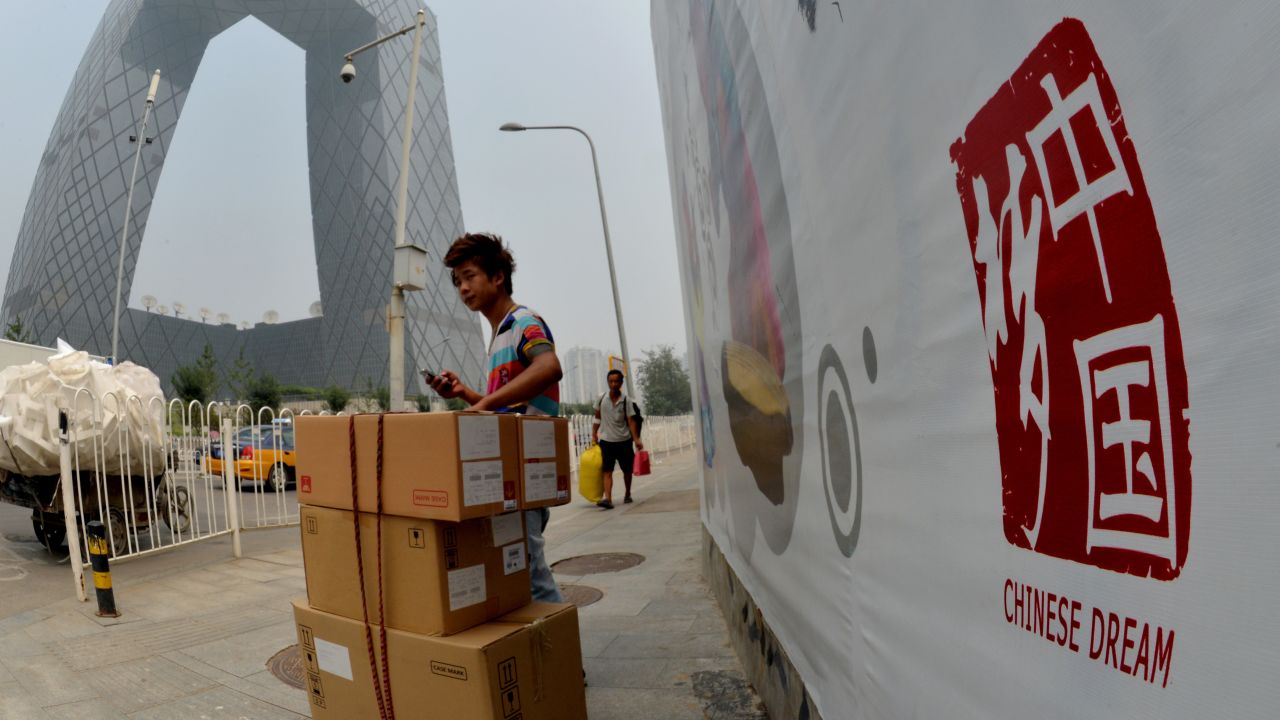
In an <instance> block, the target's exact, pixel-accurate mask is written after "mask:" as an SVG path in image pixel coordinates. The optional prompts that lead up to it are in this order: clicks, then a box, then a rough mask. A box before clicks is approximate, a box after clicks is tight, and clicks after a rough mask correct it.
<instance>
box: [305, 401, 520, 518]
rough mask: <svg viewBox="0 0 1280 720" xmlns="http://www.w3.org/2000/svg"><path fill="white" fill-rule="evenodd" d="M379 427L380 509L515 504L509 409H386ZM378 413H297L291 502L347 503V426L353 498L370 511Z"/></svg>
mask: <svg viewBox="0 0 1280 720" xmlns="http://www.w3.org/2000/svg"><path fill="white" fill-rule="evenodd" d="M381 417H382V419H383V428H382V512H383V513H384V514H387V515H399V516H402V517H418V518H425V519H427V520H449V521H452V522H458V521H460V520H468V519H471V518H478V517H487V516H489V515H497V514H499V513H502V512H506V511H510V510H515V509H517V508H518V507H519V501H518V500H517V495H518V485H519V482H520V472H521V467H520V463H519V442H520V440H519V432H518V430H517V426H516V418H515V416H513V415H498V414H495V413H473V412H441V413H386V414H384V415H382V416H381ZM378 418H379V416H378V415H355V416H346V417H344V416H323V417H318V416H314V415H303V416H301V417H298V418H297V419H295V420H294V433H295V438H296V443H297V458H298V461H297V462H298V464H297V474H298V502H300V503H303V504H305V505H315V506H321V507H331V508H337V509H339V510H354V509H356V508H354V507H353V505H352V498H351V437H350V432H351V427H352V425H354V427H355V436H356V437H355V444H356V476H357V481H358V487H357V490H358V505H359V510H360V511H361V512H370V513H371V512H377V489H378V488H377V459H378Z"/></svg>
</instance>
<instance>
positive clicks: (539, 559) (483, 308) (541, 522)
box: [423, 233, 564, 602]
mask: <svg viewBox="0 0 1280 720" xmlns="http://www.w3.org/2000/svg"><path fill="white" fill-rule="evenodd" d="M444 264H445V267H447V268H449V271H450V274H451V275H452V277H453V286H454V287H455V288H457V290H458V297H459V298H461V299H462V302H463V304H464V305H466V306H467V308H468V309H469V310H472V311H475V312H478V313H480V314H481V315H483V316H484V318H485V319H486V320H488V321H489V327H490V329H491V330H492V335H491V336H490V339H489V357H488V362H487V369H488V381H487V385H486V387H485V391H484V392H483V393H481V392H478V391H476V390H473V389H471V388H470V387H467V385H466V384H465V383H463V382H462V380H461V379H459V378H458V376H457V374H456V373H454V372H453V371H451V370H443V371H441V372H440V373H439V374H438V375H431V374H429V373H428V372H426V371H424V372H423V379H424V380H426V382H427V384H428V385H430V386H431V389H433V390H435V391H436V392H437V393H439V394H440V397H443V398H446V399H448V398H455V397H458V398H462V399H463V400H465V401H466V402H468V403H469V404H470V405H471V409H472V410H490V411H494V412H515V413H523V414H526V415H551V416H555V415H559V414H560V385H559V383H560V378H561V376H562V375H563V373H562V372H561V370H560V360H559V358H557V357H556V349H555V345H554V344H553V340H552V337H551V328H550V327H548V326H547V323H546V321H544V320H543V319H542V318H541V317H539V316H538V315H537V314H536V313H534V312H533V311H532V310H530V309H529V308H527V307H525V306H523V305H520V304H519V303H517V302H515V301H514V300H512V299H511V295H512V292H513V291H512V284H511V276H512V275H513V274H515V270H516V262H515V259H514V258H513V257H512V256H511V251H510V250H508V249H507V247H506V245H505V244H504V243H503V242H502V238H500V237H498V236H497V235H493V234H490V233H467V234H465V235H463V236H462V237H460V238H458V239H457V240H455V241H453V245H451V246H450V247H449V252H447V253H445V256H444ZM550 517H551V511H550V509H548V508H539V509H537V510H526V511H525V516H524V522H525V533H526V535H527V536H528V541H529V575H530V582H531V583H532V585H533V599H534V600H542V601H546V602H563V601H564V600H563V598H562V597H561V595H560V588H559V587H558V586H557V585H556V581H555V578H554V577H552V575H551V568H549V567H548V566H547V557H546V552H545V550H544V546H545V543H546V541H545V540H543V537H542V533H543V531H544V530H545V529H546V527H547V522H548V520H549V519H550Z"/></svg>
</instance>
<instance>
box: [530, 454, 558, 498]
mask: <svg viewBox="0 0 1280 720" xmlns="http://www.w3.org/2000/svg"><path fill="white" fill-rule="evenodd" d="M555 499H556V464H555V461H549V462H531V463H526V464H525V466H524V500H525V502H539V501H541V500H555Z"/></svg>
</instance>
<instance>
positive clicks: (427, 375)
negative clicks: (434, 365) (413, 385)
mask: <svg viewBox="0 0 1280 720" xmlns="http://www.w3.org/2000/svg"><path fill="white" fill-rule="evenodd" d="M418 372H420V373H422V379H423V380H426V381H427V383H432V382H435V379H436V374H435V373H433V372H431V371H430V370H427V369H424V368H419V369H418Z"/></svg>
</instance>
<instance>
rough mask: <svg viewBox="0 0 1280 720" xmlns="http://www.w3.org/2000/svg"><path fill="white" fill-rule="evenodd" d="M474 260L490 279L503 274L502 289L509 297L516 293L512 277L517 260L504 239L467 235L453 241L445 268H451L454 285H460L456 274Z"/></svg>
mask: <svg viewBox="0 0 1280 720" xmlns="http://www.w3.org/2000/svg"><path fill="white" fill-rule="evenodd" d="M470 260H474V261H475V262H476V264H477V265H479V266H480V269H481V270H483V271H484V273H485V274H486V275H488V276H489V277H493V276H494V275H496V274H498V273H502V278H503V279H502V289H503V290H504V291H506V293H507V294H508V295H511V294H513V293H514V291H513V290H512V286H511V276H512V275H514V274H515V272H516V260H515V258H513V257H511V251H510V250H509V249H507V246H506V244H505V243H503V242H502V238H501V237H500V236H498V235H494V234H493V233H466V234H464V235H462V236H461V237H459V238H458V239H457V240H454V241H453V244H452V245H450V246H449V252H447V253H445V254H444V266H445V267H447V268H449V270H450V273H449V274H450V276H451V277H452V278H453V284H454V285H457V284H458V277H457V275H456V273H455V272H453V271H456V270H457V269H458V268H459V267H462V265H464V264H466V263H467V262H468V261H470Z"/></svg>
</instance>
